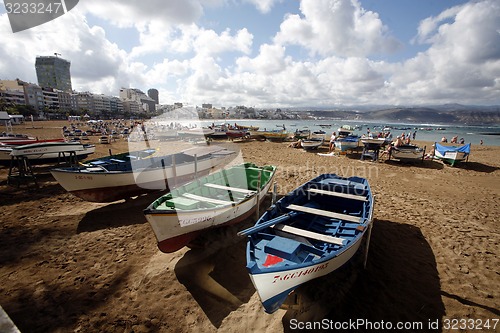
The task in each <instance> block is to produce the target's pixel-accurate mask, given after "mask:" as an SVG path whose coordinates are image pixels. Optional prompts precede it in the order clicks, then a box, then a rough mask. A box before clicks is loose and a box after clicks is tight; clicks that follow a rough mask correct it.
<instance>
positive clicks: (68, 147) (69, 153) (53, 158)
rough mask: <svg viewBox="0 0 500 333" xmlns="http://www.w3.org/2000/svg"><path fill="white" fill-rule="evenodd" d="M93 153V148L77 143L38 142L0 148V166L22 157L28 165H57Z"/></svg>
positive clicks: (80, 158)
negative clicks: (26, 160)
mask: <svg viewBox="0 0 500 333" xmlns="http://www.w3.org/2000/svg"><path fill="white" fill-rule="evenodd" d="M94 152H95V146H94V145H90V144H81V143H79V142H57V141H56V142H40V143H31V144H27V145H19V146H10V147H9V146H6V147H1V148H0V165H8V164H10V161H11V160H12V158H21V157H24V158H26V159H28V161H29V163H30V164H51V163H58V162H61V161H63V160H65V159H67V158H72V157H75V158H76V159H77V160H82V159H84V158H86V157H88V156H89V155H90V154H93V153H94Z"/></svg>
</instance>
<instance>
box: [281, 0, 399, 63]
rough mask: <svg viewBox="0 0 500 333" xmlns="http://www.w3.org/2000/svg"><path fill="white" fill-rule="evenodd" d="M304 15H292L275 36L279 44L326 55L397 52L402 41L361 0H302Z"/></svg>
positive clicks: (355, 55) (362, 54)
mask: <svg viewBox="0 0 500 333" xmlns="http://www.w3.org/2000/svg"><path fill="white" fill-rule="evenodd" d="M300 10H301V12H302V14H303V17H301V16H299V15H289V16H288V17H287V18H286V19H285V20H284V21H283V23H282V24H281V30H280V32H279V33H278V34H277V36H276V37H275V42H276V43H279V44H284V45H286V44H292V45H300V46H302V47H305V48H306V49H308V50H309V51H310V52H311V53H313V54H319V55H322V56H328V55H337V56H346V57H349V56H354V57H357V56H367V55H370V54H378V53H386V52H393V51H395V50H396V49H398V48H399V47H400V43H399V42H398V41H397V40H396V39H395V38H393V37H391V36H390V35H389V34H388V29H387V27H386V26H385V25H384V24H383V23H382V21H381V20H380V18H379V16H378V14H377V13H374V12H371V11H366V10H365V9H363V8H362V7H361V5H360V3H359V2H358V1H357V0H349V1H344V0H302V1H301V5H300Z"/></svg>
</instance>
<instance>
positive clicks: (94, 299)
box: [2, 269, 130, 332]
mask: <svg viewBox="0 0 500 333" xmlns="http://www.w3.org/2000/svg"><path fill="white" fill-rule="evenodd" d="M129 273H130V272H129V270H128V269H125V270H123V271H122V272H120V273H118V274H116V275H114V278H113V279H112V280H110V281H109V282H108V283H106V284H105V285H104V286H100V287H97V286H95V285H92V284H91V283H89V281H83V284H85V288H68V287H61V286H60V285H59V284H58V280H57V279H55V280H53V281H51V282H43V281H42V282H43V283H42V282H39V283H37V285H36V286H29V287H26V288H25V289H19V290H17V291H16V294H15V295H14V296H13V301H11V302H9V303H7V304H2V306H3V307H4V308H5V310H6V311H7V312H8V313H9V315H10V317H11V319H12V321H13V322H14V323H16V325H17V327H18V328H19V330H20V331H21V332H55V331H57V332H69V331H71V329H72V328H73V326H74V325H75V323H76V322H78V320H79V319H80V316H81V315H82V314H85V313H90V312H92V311H93V310H95V309H97V308H99V307H100V306H101V305H102V304H103V303H106V301H107V300H108V298H110V297H112V296H113V295H115V294H116V293H117V291H119V290H120V289H121V288H123V286H122V285H123V283H124V281H125V280H126V279H127V276H128V275H129ZM106 320H109V318H107V314H106V313H104V312H101V316H100V317H98V318H92V321H93V322H94V323H95V324H96V326H95V327H100V326H101V325H99V322H101V323H102V322H105V321H106ZM122 332H123V328H122Z"/></svg>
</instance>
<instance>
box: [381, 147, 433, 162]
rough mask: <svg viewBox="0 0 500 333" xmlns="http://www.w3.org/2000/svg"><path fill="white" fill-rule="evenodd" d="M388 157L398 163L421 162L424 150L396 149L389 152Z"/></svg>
mask: <svg viewBox="0 0 500 333" xmlns="http://www.w3.org/2000/svg"><path fill="white" fill-rule="evenodd" d="M390 154H391V155H390V157H391V158H394V159H397V160H400V161H408V162H411V161H422V160H423V159H424V155H425V149H422V148H419V147H417V146H414V147H405V146H403V147H397V148H393V149H392V150H391V152H390Z"/></svg>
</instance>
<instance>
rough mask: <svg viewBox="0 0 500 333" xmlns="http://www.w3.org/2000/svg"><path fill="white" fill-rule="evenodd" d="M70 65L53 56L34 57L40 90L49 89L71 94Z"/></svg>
mask: <svg viewBox="0 0 500 333" xmlns="http://www.w3.org/2000/svg"><path fill="white" fill-rule="evenodd" d="M70 65H71V63H70V62H69V61H67V60H65V59H63V58H59V57H58V56H57V54H56V55H55V56H43V57H36V62H35V69H36V76H37V79H38V85H39V86H40V87H42V88H45V87H49V88H54V89H58V90H62V91H66V92H71V91H72V88H71V74H70V72H69V67H70Z"/></svg>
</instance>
